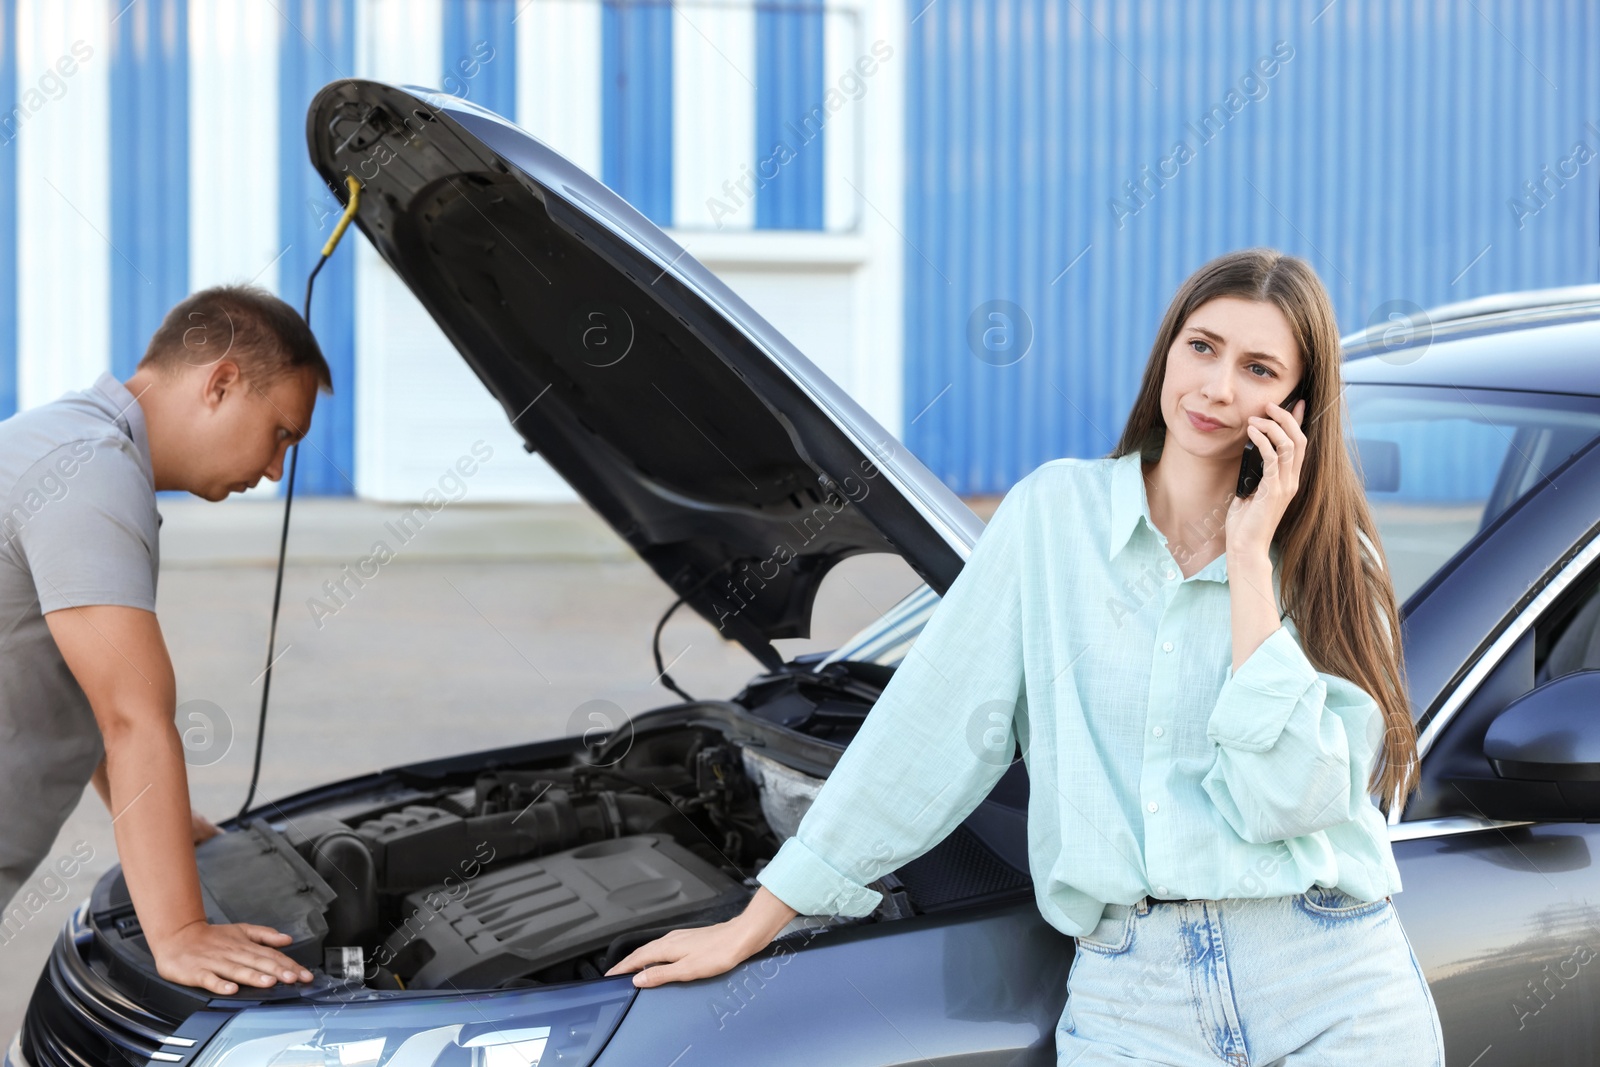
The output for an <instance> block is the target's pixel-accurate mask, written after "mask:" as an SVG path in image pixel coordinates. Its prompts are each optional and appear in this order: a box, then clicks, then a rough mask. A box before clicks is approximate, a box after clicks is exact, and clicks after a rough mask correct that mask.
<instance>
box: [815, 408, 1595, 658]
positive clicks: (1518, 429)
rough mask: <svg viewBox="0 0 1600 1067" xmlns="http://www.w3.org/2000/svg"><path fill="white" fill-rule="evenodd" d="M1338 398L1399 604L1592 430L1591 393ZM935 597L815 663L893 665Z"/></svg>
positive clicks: (920, 597) (901, 606) (923, 595)
mask: <svg viewBox="0 0 1600 1067" xmlns="http://www.w3.org/2000/svg"><path fill="white" fill-rule="evenodd" d="M1345 399H1346V402H1347V404H1348V406H1349V410H1350V434H1349V436H1348V437H1347V439H1346V440H1347V442H1348V447H1350V448H1351V453H1352V456H1353V457H1354V458H1355V459H1356V460H1357V461H1358V469H1359V470H1360V471H1361V473H1362V476H1363V478H1364V481H1365V485H1366V490H1367V501H1368V503H1369V505H1370V506H1371V508H1372V513H1373V519H1374V521H1375V522H1376V523H1377V525H1378V535H1379V537H1380V538H1381V539H1382V541H1383V546H1384V551H1385V553H1386V555H1387V556H1388V559H1389V566H1390V568H1391V569H1392V571H1393V574H1392V578H1393V580H1394V586H1395V596H1396V598H1397V599H1398V600H1399V602H1400V603H1402V604H1404V603H1405V601H1406V599H1407V598H1408V597H1410V595H1411V594H1412V593H1414V592H1415V591H1416V590H1417V589H1419V588H1421V587H1422V585H1423V584H1424V583H1425V582H1426V581H1427V580H1428V579H1429V578H1430V577H1432V576H1433V575H1434V573H1435V572H1437V571H1438V570H1439V569H1440V568H1441V567H1443V566H1444V565H1445V564H1447V563H1448V562H1449V561H1450V560H1451V558H1452V557H1454V556H1455V555H1456V553H1457V552H1459V551H1461V549H1462V548H1463V547H1465V546H1466V544H1467V543H1468V542H1469V541H1471V540H1472V539H1473V538H1474V537H1475V536H1476V535H1477V534H1478V533H1479V532H1481V531H1482V530H1484V529H1485V528H1487V527H1488V526H1489V525H1490V524H1491V523H1493V522H1494V520H1495V518H1496V517H1498V516H1499V515H1501V514H1503V513H1504V512H1505V511H1506V509H1508V508H1509V507H1511V506H1512V505H1513V504H1515V503H1516V502H1517V501H1518V500H1520V499H1521V498H1522V497H1524V496H1526V495H1527V494H1529V493H1530V492H1533V491H1534V490H1535V489H1537V488H1538V487H1539V486H1540V485H1542V484H1543V483H1544V480H1545V478H1546V477H1547V476H1548V475H1549V473H1550V472H1551V471H1553V470H1555V469H1556V468H1557V467H1559V466H1560V465H1561V464H1562V463H1563V462H1564V461H1565V460H1566V459H1567V458H1568V457H1569V456H1571V455H1572V454H1573V453H1574V452H1576V451H1578V450H1579V449H1580V448H1582V447H1583V446H1584V445H1586V444H1588V443H1589V442H1590V441H1591V440H1593V439H1594V438H1595V437H1597V436H1600V398H1597V397H1587V396H1565V395H1561V394H1555V393H1525V392H1516V391H1510V390H1490V389H1460V388H1454V387H1439V386H1394V385H1371V384H1360V383H1352V384H1350V385H1348V386H1347V387H1346V392H1345ZM938 602H939V598H938V595H937V594H936V593H934V592H933V590H932V589H930V588H928V587H927V586H926V585H921V586H918V587H917V588H916V589H915V590H913V591H912V592H911V593H910V594H909V595H908V596H906V597H905V598H904V599H903V600H901V601H900V602H899V603H898V604H896V605H895V606H894V607H893V608H891V609H890V610H889V611H887V612H885V613H884V614H883V615H882V616H881V617H880V618H877V619H875V620H873V621H872V622H871V623H870V624H868V625H867V626H866V627H864V628H863V629H861V630H860V631H859V632H857V633H856V634H855V635H854V636H852V637H851V638H850V639H849V640H847V641H845V642H844V643H843V644H841V645H840V646H838V648H837V649H836V650H835V651H834V652H833V653H832V654H831V655H829V656H828V657H827V658H826V659H825V660H823V661H822V662H823V664H827V663H832V662H834V661H836V660H842V659H851V660H857V661H863V662H870V663H879V664H882V665H884V666H895V665H897V664H899V662H900V661H901V660H902V659H903V658H904V657H905V654H906V652H908V651H909V650H910V648H911V645H912V642H914V641H915V640H916V637H917V635H918V634H920V633H921V632H922V627H923V626H924V625H925V624H926V623H927V620H928V617H929V616H930V615H932V613H933V609H934V607H935V606H936V605H937V604H938ZM1579 625H1580V627H1586V628H1588V629H1583V630H1582V631H1581V632H1585V633H1588V632H1590V631H1591V630H1600V600H1596V601H1595V602H1594V603H1593V605H1592V606H1591V608H1590V611H1589V614H1587V615H1585V616H1583V618H1582V619H1581V620H1579ZM1575 632H1576V631H1575ZM1576 640H1577V638H1576V637H1574V638H1572V641H1576ZM1597 641H1600V637H1597ZM1569 646H1570V642H1569ZM1585 654H1586V655H1587V654H1588V653H1585ZM1567 655H1568V651H1566V650H1564V651H1563V652H1562V653H1561V656H1560V657H1558V658H1557V659H1556V660H1555V662H1556V663H1558V664H1559V663H1564V662H1567V659H1566V658H1565V657H1566V656H1567ZM1596 655H1597V657H1600V653H1596ZM1594 665H1595V666H1600V658H1597V662H1596V663H1595V664H1594ZM819 666H820V665H819Z"/></svg>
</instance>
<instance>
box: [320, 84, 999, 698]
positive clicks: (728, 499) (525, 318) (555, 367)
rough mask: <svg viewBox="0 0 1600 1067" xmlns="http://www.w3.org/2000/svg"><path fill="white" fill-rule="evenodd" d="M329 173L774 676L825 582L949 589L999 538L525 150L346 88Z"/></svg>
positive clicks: (338, 101) (532, 424) (674, 573)
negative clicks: (897, 569)
mask: <svg viewBox="0 0 1600 1067" xmlns="http://www.w3.org/2000/svg"><path fill="white" fill-rule="evenodd" d="M306 140H307V142H308V144H309V148H310V154H311V161H312V163H313V164H314V165H315V166H316V168H317V170H318V171H319V172H320V173H321V175H322V177H323V179H324V180H325V181H327V183H328V185H329V187H330V188H331V189H333V191H334V193H335V195H336V196H338V197H339V199H340V200H341V201H343V200H345V199H347V195H348V194H347V191H346V185H345V177H346V175H347V174H349V175H354V176H355V177H356V178H357V179H359V180H360V181H361V183H362V187H363V188H362V194H361V204H360V210H359V212H358V214H357V215H356V225H357V226H358V227H359V228H360V229H361V231H362V233H364V234H365V235H366V237H367V239H368V240H369V241H371V242H372V244H373V246H374V247H375V248H376V249H377V250H378V252H379V254H380V255H382V256H383V258H384V259H385V260H386V261H387V262H388V264H389V265H390V266H391V267H393V268H394V270H395V272H396V273H397V274H399V276H400V277H401V278H402V279H404V281H405V283H406V285H407V286H408V287H410V289H411V292H412V293H414V294H415V295H416V297H417V299H418V300H419V301H421V303H422V305H423V306H424V307H426V308H427V310H428V312H429V313H430V314H431V315H432V316H433V318H434V320H435V321H436V322H437V323H438V324H439V327H440V328H441V329H442V330H443V332H444V334H445V336H447V337H448V338H449V339H450V340H451V342H452V343H454V345H455V346H456V349H457V350H458V351H459V352H460V353H461V356H462V358H463V359H465V360H466V361H467V364H468V365H469V366H470V367H471V368H472V369H473V371H474V372H475V373H476V374H477V375H478V377H479V379H480V380H482V382H483V384H484V385H485V386H486V387H487V388H488V390H489V391H490V392H491V393H493V394H494V396H495V398H496V399H497V400H498V401H499V402H500V405H501V407H502V408H504V410H505V412H506V417H507V418H508V419H510V420H511V423H512V426H513V427H514V428H515V429H516V430H517V432H518V433H520V434H521V435H522V438H523V440H524V441H525V442H526V444H527V447H528V449H529V450H530V451H533V450H537V451H539V452H540V453H542V454H543V455H544V457H545V458H546V460H548V461H549V463H550V465H551V466H552V467H554V468H555V469H556V471H557V472H559V473H560V474H561V476H562V477H563V478H565V479H566V481H567V482H568V483H569V484H570V485H571V486H572V488H573V489H574V490H575V491H576V492H578V493H579V494H580V495H581V496H582V497H583V498H584V500H586V501H587V502H588V503H589V505H590V506H591V507H593V508H594V509H595V510H596V511H597V512H599V513H600V515H601V516H602V517H604V518H605V520H606V521H607V522H609V523H610V524H611V526H612V527H613V528H614V529H615V530H616V531H617V532H618V533H619V534H620V535H621V536H622V537H623V538H624V539H625V540H626V541H627V542H628V544H629V545H631V546H632V547H633V549H634V550H635V551H636V552H638V553H639V555H640V556H641V557H642V558H643V559H644V560H645V562H647V563H648V564H649V565H650V566H651V567H652V568H653V569H654V570H655V572H656V573H657V574H659V575H660V576H661V578H662V579H663V580H664V581H665V582H666V583H667V584H668V586H670V587H671V588H672V589H673V591H674V592H676V593H677V594H678V595H679V596H681V597H683V598H684V601H685V603H687V604H688V605H689V606H690V607H692V608H694V610H696V611H698V612H699V613H700V614H701V615H702V616H704V617H705V618H706V619H707V620H709V621H710V622H711V624H712V625H713V626H716V627H717V628H718V629H719V631H720V632H721V633H722V634H723V636H724V637H727V638H730V639H733V640H737V641H739V642H740V643H741V644H742V645H744V646H745V648H747V649H749V650H750V652H751V653H753V654H754V655H755V656H756V657H757V658H758V659H759V660H761V661H762V663H763V664H765V665H766V666H767V667H768V668H769V669H772V668H776V667H777V666H779V665H780V664H781V662H782V657H780V656H779V655H778V653H777V652H776V650H774V649H773V647H772V645H771V643H770V642H771V641H772V640H773V639H775V638H787V637H806V636H809V632H810V623H811V607H812V602H813V600H814V598H815V596H816V592H817V588H818V586H819V585H820V584H821V581H822V577H823V575H824V574H826V573H827V571H828V570H829V568H831V567H832V566H833V565H834V564H835V563H837V562H839V561H840V560H841V559H844V558H845V557H847V556H852V555H855V554H857V553H861V552H895V553H898V554H899V555H901V556H902V557H904V558H905V560H906V561H907V562H908V563H909V564H910V565H911V566H912V567H913V568H914V569H915V570H916V571H917V572H918V573H919V574H920V575H922V577H923V578H924V579H925V580H926V581H927V582H928V583H929V584H930V585H931V586H932V587H933V588H934V589H935V590H937V591H938V592H940V593H943V592H944V591H945V589H946V588H947V587H948V586H949V584H950V582H951V581H953V580H954V578H955V576H956V574H957V573H958V572H959V571H960V569H961V565H962V563H963V562H964V561H965V559H966V556H967V553H968V551H969V550H970V548H971V546H972V544H973V542H975V541H976V539H977V537H978V534H979V533H980V532H981V531H982V529H983V524H982V522H981V521H980V520H979V519H978V518H977V516H975V515H974V514H973V513H972V511H971V510H970V509H968V508H967V506H966V505H965V504H963V503H962V502H961V500H960V498H959V497H957V496H956V495H955V494H954V493H952V492H951V491H950V490H949V489H948V488H947V487H946V486H945V485H944V484H943V483H942V482H940V481H939V480H938V479H937V478H935V477H934V476H933V475H932V473H930V472H929V471H928V469H927V468H926V467H924V466H923V465H922V464H921V463H920V462H918V461H917V459H916V458H915V457H913V456H912V455H911V454H910V453H909V452H908V451H907V450H906V449H905V447H904V446H903V445H901V444H900V442H899V441H897V440H895V439H894V438H893V437H891V436H890V435H889V434H888V433H886V432H885V431H884V429H883V428H882V427H881V426H880V425H879V424H878V423H877V422H876V421H875V420H874V419H873V418H872V417H871V416H869V415H868V414H867V413H866V412H865V411H863V410H862V409H861V407H860V406H859V405H857V404H856V403H855V402H854V401H853V400H851V399H850V398H849V397H848V396H846V395H845V394H844V392H843V391H842V390H840V389H839V387H838V386H836V385H835V384H834V383H833V382H832V381H830V380H829V379H828V378H827V377H826V376H825V375H824V374H822V372H820V371H819V370H818V369H817V368H816V367H815V366H814V365H813V364H812V363H811V362H810V361H809V360H807V359H806V358H805V357H804V356H803V355H801V354H800V352H799V351H798V350H797V349H796V348H795V347H794V346H793V345H792V344H790V343H789V342H788V341H787V340H785V339H784V337H783V336H782V335H781V334H779V333H778V331H777V330H775V329H773V328H772V326H771V325H769V324H768V323H767V322H766V321H765V320H764V319H762V318H761V316H760V315H757V314H756V313H755V311H753V310H752V309H751V308H750V306H749V305H748V304H746V303H745V302H744V301H743V300H741V299H740V298H739V297H738V296H736V295H734V293H733V291H732V290H730V289H729V288H728V287H727V286H726V285H725V284H723V283H722V282H721V281H720V280H718V279H717V277H716V276H715V275H713V274H712V273H711V272H710V271H708V270H707V269H706V268H705V267H703V266H701V265H700V264H699V263H698V262H696V261H695V259H694V258H693V257H691V256H690V255H689V254H688V253H687V252H685V251H684V250H683V249H682V248H681V247H680V246H679V245H678V244H677V243H675V242H674V241H673V240H672V239H671V238H669V237H668V236H667V235H666V234H664V233H663V232H662V231H661V230H660V229H659V228H658V227H657V226H655V224H653V223H652V222H650V220H649V219H647V218H645V217H644V216H643V215H642V214H640V213H639V212H638V211H636V210H635V209H634V208H633V207H631V206H630V205H629V204H628V203H627V202H626V201H624V200H623V199H622V198H621V197H620V196H618V195H617V194H616V193H614V192H612V191H611V190H610V189H609V188H607V187H606V186H605V185H604V184H602V183H601V182H600V181H598V180H597V179H595V178H593V177H592V176H590V175H589V174H587V173H586V172H584V171H583V170H582V169H580V168H579V167H577V166H575V165H574V164H572V163H570V162H569V161H568V160H567V159H565V158H564V157H563V156H561V155H560V154H559V153H557V152H555V151H554V150H553V149H551V148H550V147H549V146H547V145H545V144H544V143H543V142H541V141H539V140H537V139H535V138H534V137H533V136H531V135H530V134H528V133H527V132H526V131H524V130H522V129H519V128H518V127H516V126H514V125H512V124H511V123H510V122H508V121H506V120H505V119H503V118H501V117H500V116H498V115H495V114H494V113H492V112H489V111H486V110H484V109H482V108H480V107H478V106H476V105H474V104H471V103H468V102H467V101H465V100H461V99H458V98H455V97H451V96H447V95H443V94H440V93H437V92H436V91H433V90H428V89H423V88H418V87H415V86H407V87H405V88H401V87H397V86H392V85H387V84H384V83H381V82H375V81H364V80H359V79H357V80H344V81H338V82H333V83H330V84H329V85H327V86H325V87H324V88H323V89H322V90H321V91H320V92H319V93H318V94H317V96H316V98H315V99H314V100H313V101H312V102H311V107H310V110H309V112H308V113H307V116H306Z"/></svg>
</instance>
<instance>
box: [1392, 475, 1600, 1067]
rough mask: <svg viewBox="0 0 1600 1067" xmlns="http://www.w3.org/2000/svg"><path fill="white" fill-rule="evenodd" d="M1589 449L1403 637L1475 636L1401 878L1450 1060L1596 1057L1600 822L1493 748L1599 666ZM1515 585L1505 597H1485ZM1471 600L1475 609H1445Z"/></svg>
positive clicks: (1430, 754) (1428, 748) (1442, 644)
mask: <svg viewBox="0 0 1600 1067" xmlns="http://www.w3.org/2000/svg"><path fill="white" fill-rule="evenodd" d="M1592 453H1593V450H1592V449H1591V450H1588V451H1587V452H1586V453H1583V454H1580V455H1579V456H1577V457H1574V461H1573V462H1571V463H1569V464H1567V465H1565V466H1564V467H1563V468H1561V469H1559V470H1557V471H1554V472H1551V476H1550V482H1549V484H1548V485H1547V486H1546V488H1545V489H1544V490H1542V491H1541V492H1539V493H1537V494H1534V495H1533V496H1531V497H1530V498H1528V499H1527V500H1526V501H1525V502H1524V503H1523V504H1522V506H1521V507H1520V508H1518V509H1516V510H1515V511H1514V512H1513V513H1511V514H1508V516H1507V517H1506V519H1505V521H1503V522H1502V523H1501V524H1500V525H1499V526H1498V527H1496V528H1494V529H1492V530H1490V531H1488V535H1487V536H1486V537H1484V538H1483V539H1481V540H1480V541H1479V542H1477V543H1476V544H1475V545H1474V546H1472V552H1471V553H1470V557H1469V558H1468V559H1465V560H1463V561H1462V562H1461V563H1460V564H1459V565H1458V566H1457V567H1456V568H1455V570H1454V571H1453V572H1452V573H1451V574H1450V575H1449V576H1448V577H1447V579H1446V581H1445V582H1443V583H1441V584H1440V586H1439V587H1438V588H1437V589H1436V590H1434V591H1433V593H1432V594H1431V596H1430V597H1429V598H1428V599H1430V600H1431V599H1432V598H1433V597H1438V598H1439V599H1438V601H1436V602H1434V603H1433V604H1431V605H1429V604H1428V603H1427V602H1426V601H1424V603H1423V604H1422V605H1414V608H1415V610H1413V611H1412V612H1411V613H1410V615H1409V617H1408V620H1407V627H1408V637H1407V640H1408V641H1409V642H1413V643H1414V644H1415V646H1416V649H1415V650H1416V652H1417V653H1418V655H1420V656H1424V657H1432V664H1433V666H1434V667H1437V666H1438V665H1439V663H1440V662H1442V661H1443V659H1444V657H1446V656H1447V655H1448V654H1449V653H1448V650H1451V649H1456V650H1459V649H1463V648H1470V649H1471V652H1470V654H1467V655H1463V656H1459V658H1458V663H1457V668H1456V670H1455V671H1454V672H1453V673H1454V678H1453V679H1452V681H1451V683H1450V684H1448V685H1446V686H1445V687H1443V688H1442V689H1441V691H1440V693H1439V694H1438V698H1437V699H1436V700H1435V701H1433V702H1432V703H1431V705H1430V706H1429V708H1428V709H1427V712H1426V714H1425V715H1424V716H1423V718H1422V724H1423V733H1422V744H1423V748H1424V757H1423V764H1422V779H1423V783H1422V788H1421V789H1420V790H1419V792H1418V793H1417V794H1416V795H1415V796H1414V797H1412V798H1411V802H1410V804H1408V806H1407V809H1406V813H1405V818H1404V820H1403V821H1401V822H1400V823H1399V824H1398V825H1394V826H1392V827H1391V836H1392V839H1393V841H1394V851H1395V857H1396V860H1397V861H1398V863H1399V865H1400V870H1401V877H1402V881H1403V882H1404V889H1403V891H1402V892H1401V893H1400V894H1398V895H1397V897H1396V899H1395V905H1396V908H1397V909H1398V911H1399V913H1400V917H1401V921H1402V923H1403V925H1404V927H1405V930H1406V933H1407V935H1408V936H1409V937H1410V939H1411V942H1412V945H1413V947H1414V948H1415V950H1416V952H1417V955H1418V958H1419V960H1420V962H1421V963H1422V965H1423V969H1424V972H1425V974H1426V976H1427V979H1428V981H1429V984H1430V987H1431V989H1432V991H1433V995H1434V999H1435V1001H1436V1003H1437V1004H1438V1008H1439V1014H1440V1021H1441V1023H1442V1026H1443V1030H1444V1036H1445V1044H1446V1047H1447V1049H1448V1052H1447V1059H1448V1062H1451V1063H1460V1064H1476V1065H1477V1067H1493V1065H1496V1064H1520V1063H1529V1064H1532V1063H1538V1064H1591V1063H1594V1062H1595V1061H1596V1058H1597V1057H1600V982H1597V978H1596V974H1597V972H1600V964H1597V957H1600V868H1597V866H1596V862H1595V856H1596V853H1597V851H1600V825H1596V824H1595V823H1591V822H1585V821H1582V820H1581V819H1563V820H1554V819H1548V818H1540V817H1538V813H1537V812H1536V811H1535V810H1534V809H1533V807H1532V803H1533V802H1532V801H1531V800H1529V799H1527V794H1526V793H1525V792H1519V791H1518V788H1517V787H1516V786H1515V784H1514V783H1508V782H1506V781H1504V780H1501V779H1499V778H1498V776H1497V775H1496V774H1495V772H1494V770H1493V768H1492V767H1491V766H1490V764H1489V762H1488V760H1487V758H1486V757H1485V756H1484V752H1483V741H1484V735H1485V733H1486V731H1487V730H1488V728H1489V725H1490V724H1491V723H1492V722H1493V721H1494V719H1495V717H1496V716H1497V715H1498V714H1499V713H1500V711H1501V710H1503V709H1504V708H1505V707H1506V705H1507V704H1509V703H1510V702H1511V701H1513V700H1515V699H1517V698H1518V697H1521V696H1523V695H1524V694H1526V693H1528V692H1529V691H1531V690H1532V689H1533V688H1535V687H1536V686H1538V685H1544V684H1548V683H1549V682H1550V681H1553V680H1554V679H1556V678H1558V677H1561V676H1562V675H1563V674H1566V673H1570V672H1571V671H1573V670H1581V669H1595V668H1600V627H1597V625H1596V620H1597V618H1600V537H1596V529H1595V517H1596V516H1600V464H1597V463H1596V459H1597V458H1600V457H1597V456H1595V455H1594V454H1592ZM1508 590H1509V593H1508ZM1513 594H1514V595H1513ZM1507 595H1511V596H1512V601H1511V603H1510V604H1509V605H1506V604H1500V605H1498V606H1495V605H1487V606H1486V604H1485V603H1484V600H1485V598H1486V597H1493V596H1507ZM1473 598H1476V602H1475V603H1474V604H1473V608H1474V610H1461V611H1455V612H1452V611H1451V610H1449V609H1450V608H1451V606H1452V605H1459V604H1462V603H1465V602H1467V601H1471V600H1473ZM1496 607H1498V609H1503V610H1502V611H1501V616H1502V617H1501V618H1500V620H1499V621H1498V623H1497V624H1496V625H1494V626H1492V627H1490V628H1489V629H1488V630H1487V632H1479V633H1476V634H1466V633H1463V632H1461V631H1460V630H1452V629H1450V628H1449V626H1448V624H1447V620H1448V619H1449V618H1450V617H1451V616H1452V615H1454V616H1455V617H1457V618H1461V617H1465V618H1475V617H1477V618H1481V617H1482V613H1483V612H1484V611H1485V610H1490V609H1494V608H1496ZM1408 661H1409V655H1408ZM1413 695H1414V696H1415V695H1416V693H1415V690H1413ZM1594 710H1595V714H1596V715H1597V716H1600V708H1597V709H1594ZM1519 796H1521V797H1522V799H1519ZM1590 817H1592V818H1596V819H1600V810H1597V811H1595V812H1593V813H1592V814H1591V815H1590Z"/></svg>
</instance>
